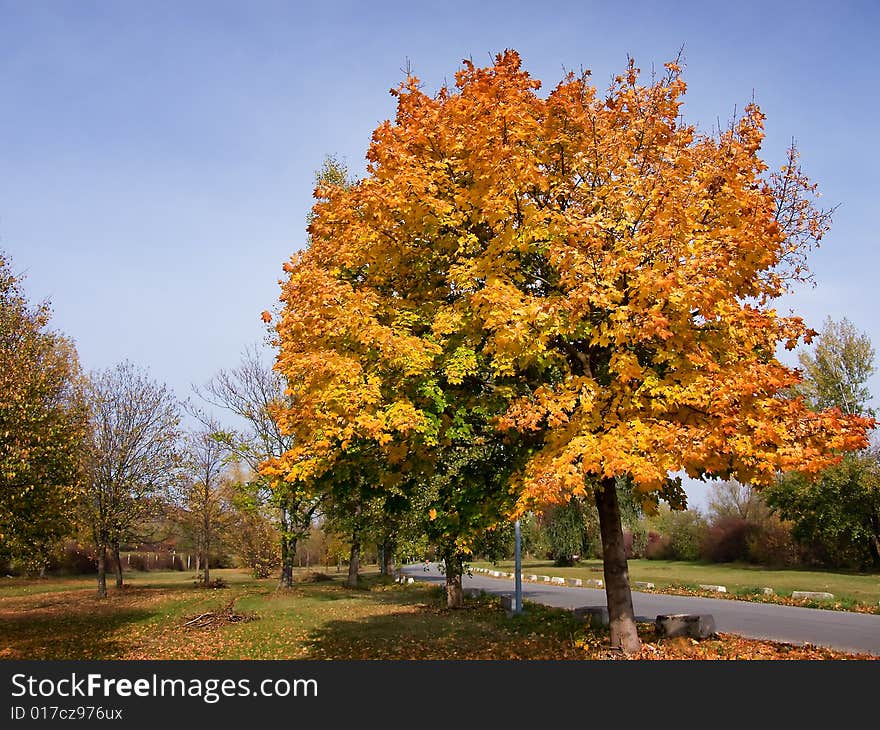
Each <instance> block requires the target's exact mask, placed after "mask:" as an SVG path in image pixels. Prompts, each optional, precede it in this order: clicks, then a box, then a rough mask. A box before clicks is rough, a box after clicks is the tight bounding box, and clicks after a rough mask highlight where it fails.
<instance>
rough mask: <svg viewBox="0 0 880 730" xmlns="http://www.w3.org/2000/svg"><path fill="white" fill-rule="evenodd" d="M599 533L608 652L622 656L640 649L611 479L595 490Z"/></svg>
mask: <svg viewBox="0 0 880 730" xmlns="http://www.w3.org/2000/svg"><path fill="white" fill-rule="evenodd" d="M595 499H596V508H597V509H598V511H599V529H600V531H601V533H602V565H603V568H604V571H605V596H606V600H607V601H608V618H609V622H610V625H611V626H610V628H611V648H612V649H614V650H616V651H622V652H624V653H625V654H635V653H637V652H638V651H639V649H641V642H640V641H639V635H638V632H637V630H636V618H635V613H634V612H633V604H632V593H631V592H630V587H629V570H628V569H627V565H626V549H625V547H624V544H623V526H622V525H621V522H620V505H619V504H618V503H617V489H616V487H615V483H614V479H603V480H602V481H601V483H600V484H598V485H597V486H596V489H595Z"/></svg>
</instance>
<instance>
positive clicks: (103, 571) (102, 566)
mask: <svg viewBox="0 0 880 730" xmlns="http://www.w3.org/2000/svg"><path fill="white" fill-rule="evenodd" d="M106 597H107V548H106V547H105V546H104V545H99V546H98V598H106Z"/></svg>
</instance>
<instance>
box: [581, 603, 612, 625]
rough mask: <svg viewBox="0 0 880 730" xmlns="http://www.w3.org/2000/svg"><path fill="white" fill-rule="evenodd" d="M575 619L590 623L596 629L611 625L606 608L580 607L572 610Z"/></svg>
mask: <svg viewBox="0 0 880 730" xmlns="http://www.w3.org/2000/svg"><path fill="white" fill-rule="evenodd" d="M572 613H573V614H574V617H575V619H577V620H578V621H584V622H586V623H588V624H589V625H590V626H591V627H592V628H594V629H601V628H604V627H606V626H608V624H609V619H608V608H607V607H606V606H578V607H577V608H573V609H572Z"/></svg>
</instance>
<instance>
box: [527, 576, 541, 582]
mask: <svg viewBox="0 0 880 730" xmlns="http://www.w3.org/2000/svg"><path fill="white" fill-rule="evenodd" d="M525 579H526V580H530V581H536V580H538V576H537V575H527V576H525Z"/></svg>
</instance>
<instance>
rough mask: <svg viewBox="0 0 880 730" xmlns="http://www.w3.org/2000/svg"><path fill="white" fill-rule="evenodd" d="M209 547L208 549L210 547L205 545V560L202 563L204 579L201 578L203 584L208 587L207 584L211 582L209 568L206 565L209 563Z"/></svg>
mask: <svg viewBox="0 0 880 730" xmlns="http://www.w3.org/2000/svg"><path fill="white" fill-rule="evenodd" d="M209 547H210V545H209V544H208V543H205V558H204V561H203V562H204V564H205V577H204V578H202V582H204V584H205V585H208V583H210V582H211V568H210V566H209V565H208V563H209V562H210V557H209V553H208V548H209Z"/></svg>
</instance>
